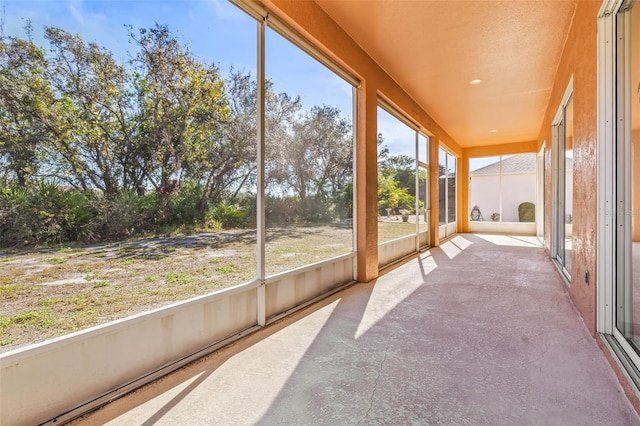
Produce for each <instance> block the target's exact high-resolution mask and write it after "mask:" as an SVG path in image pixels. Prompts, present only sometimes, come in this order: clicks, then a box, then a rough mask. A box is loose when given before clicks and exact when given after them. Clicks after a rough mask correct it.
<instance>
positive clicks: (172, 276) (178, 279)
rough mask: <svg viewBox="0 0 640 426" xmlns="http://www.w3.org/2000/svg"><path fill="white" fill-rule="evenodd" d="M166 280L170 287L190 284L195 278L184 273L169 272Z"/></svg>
mask: <svg viewBox="0 0 640 426" xmlns="http://www.w3.org/2000/svg"><path fill="white" fill-rule="evenodd" d="M166 278H167V284H169V285H180V284H189V283H191V282H193V277H192V276H191V275H189V274H186V273H184V272H169V273H168V274H167V275H166Z"/></svg>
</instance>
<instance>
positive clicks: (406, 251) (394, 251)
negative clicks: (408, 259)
mask: <svg viewBox="0 0 640 426" xmlns="http://www.w3.org/2000/svg"><path fill="white" fill-rule="evenodd" d="M417 238H419V237H418V236H416V235H415V234H414V235H410V236H407V237H402V238H398V239H396V240H392V241H387V242H384V243H382V244H378V268H379V269H382V268H384V267H385V266H387V265H389V264H391V263H393V262H395V261H396V260H398V259H402V258H403V257H405V256H408V255H410V254H412V253H416V252H417V251H418V249H417V245H416V239H417Z"/></svg>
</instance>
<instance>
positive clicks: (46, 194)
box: [0, 25, 353, 247]
mask: <svg viewBox="0 0 640 426" xmlns="http://www.w3.org/2000/svg"><path fill="white" fill-rule="evenodd" d="M44 40H45V44H46V45H45V46H36V45H35V44H34V43H33V42H32V41H31V38H30V37H28V40H23V39H20V38H12V37H6V38H0V246H5V247H7V246H8V247H10V246H16V245H40V244H44V245H52V244H60V243H66V242H91V241H97V240H105V239H122V238H128V237H132V236H136V235H139V234H144V233H150V232H158V231H159V230H160V229H167V228H168V229H169V230H171V229H177V228H180V229H190V228H191V227H194V226H195V227H197V226H203V225H204V226H206V227H208V228H209V229H211V228H236V227H253V226H255V223H256V215H257V212H256V205H255V204H256V203H255V197H256V195H255V194H256V188H257V186H256V185H257V151H256V144H255V135H256V132H257V129H256V125H257V121H256V114H257V108H256V102H257V82H256V79H255V78H253V77H252V76H251V74H250V73H248V72H242V71H237V70H233V69H232V70H231V72H230V74H229V76H228V78H227V79H226V81H225V80H224V79H223V78H222V76H221V75H220V72H219V70H218V68H217V67H216V66H215V65H212V64H209V63H205V62H203V61H202V60H200V59H199V58H197V57H196V56H195V55H194V54H193V53H192V52H191V51H190V49H189V46H188V43H187V42H185V41H183V40H181V39H180V38H179V37H177V36H176V35H174V34H173V33H172V32H171V31H170V30H169V28H168V27H166V26H163V25H155V26H153V27H151V28H141V29H139V30H134V29H133V28H131V27H130V28H129V42H130V44H131V46H132V49H133V51H132V52H131V60H130V61H128V62H119V61H118V60H117V59H116V58H115V57H114V55H113V54H112V53H111V52H110V51H109V50H108V49H106V48H105V47H103V46H100V45H99V44H97V43H94V42H87V41H85V40H83V38H82V37H81V36H80V35H77V34H76V35H74V34H71V33H69V32H67V31H65V30H64V29H61V28H55V27H45V29H44ZM265 86H266V87H265V94H264V101H265V110H266V121H267V134H266V141H265V143H266V148H267V151H268V161H267V164H266V176H265V185H266V187H267V194H268V196H267V202H266V208H267V215H268V221H269V222H270V224H289V223H295V222H298V223H301V222H328V221H332V220H334V219H335V218H337V217H350V216H351V211H352V209H353V203H352V193H353V188H352V187H351V180H352V174H353V167H352V159H353V149H352V147H353V142H352V135H353V133H352V128H351V123H350V122H349V121H348V120H346V119H345V118H344V117H342V116H341V113H340V111H339V110H338V109H337V108H335V107H332V106H327V105H322V106H315V107H312V108H311V109H309V110H305V109H304V108H303V105H302V101H301V98H300V97H299V96H290V95H288V94H287V93H276V92H275V91H274V86H273V83H272V82H270V81H267V82H266V83H265Z"/></svg>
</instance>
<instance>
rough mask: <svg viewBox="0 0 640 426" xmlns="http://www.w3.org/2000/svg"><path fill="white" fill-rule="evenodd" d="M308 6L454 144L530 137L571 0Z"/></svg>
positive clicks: (379, 0)
mask: <svg viewBox="0 0 640 426" xmlns="http://www.w3.org/2000/svg"><path fill="white" fill-rule="evenodd" d="M316 2H317V3H318V4H319V5H320V7H321V8H322V9H324V11H325V12H326V13H327V14H328V15H329V16H330V17H331V18H332V19H333V20H334V21H335V22H337V23H338V25H340V26H341V27H342V28H343V29H344V30H345V31H346V32H347V33H348V34H349V35H350V36H351V37H352V38H353V39H354V40H355V42H356V43H358V44H359V45H360V47H362V49H363V50H364V51H366V52H367V53H368V54H369V56H371V57H372V58H373V59H374V60H375V61H376V62H377V63H378V64H379V65H380V66H381V67H382V68H383V69H384V70H385V71H386V72H387V73H388V74H389V75H390V76H391V77H392V78H393V79H394V80H395V81H396V82H397V83H398V84H399V85H400V86H401V87H402V88H403V89H404V90H405V91H406V92H407V93H408V94H409V95H410V96H411V97H412V98H413V99H414V100H415V101H416V102H417V103H418V104H419V105H420V106H421V107H422V108H423V109H424V110H425V111H426V112H427V113H428V114H429V115H431V117H432V118H433V119H434V120H435V121H436V122H437V123H438V124H439V125H440V126H441V127H442V128H443V129H444V130H445V131H446V132H447V133H449V135H451V136H452V137H453V138H454V139H455V140H456V141H457V142H458V143H459V144H460V146H462V147H473V146H482V145H494V144H502V143H511V142H522V141H532V140H536V139H537V138H538V134H539V132H540V126H541V124H542V120H543V116H544V113H545V109H546V107H547V103H548V101H549V96H550V93H551V87H552V84H553V80H554V76H555V72H556V69H557V67H558V63H559V61H560V56H561V53H562V49H563V46H564V43H565V40H566V37H567V33H568V30H569V27H570V24H571V20H572V18H573V14H574V11H575V8H576V0H564V1H563V0H556V1H548V0H538V1H536V0H519V1H518V0H509V1H502V0H477V1H439V0H438V1H436V0H417V1H411V0H395V1H391V0H341V1H336V0H316ZM475 79H480V80H482V82H481V83H479V84H476V85H472V84H469V83H470V81H472V80H475ZM492 130H493V132H491V131H492Z"/></svg>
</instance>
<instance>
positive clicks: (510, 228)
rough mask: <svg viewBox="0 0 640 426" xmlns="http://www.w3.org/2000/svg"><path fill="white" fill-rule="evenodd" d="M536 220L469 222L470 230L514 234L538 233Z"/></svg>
mask: <svg viewBox="0 0 640 426" xmlns="http://www.w3.org/2000/svg"><path fill="white" fill-rule="evenodd" d="M536 230H537V228H536V224H535V222H469V231H470V232H478V233H489V234H490V233H498V234H513V235H536Z"/></svg>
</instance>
